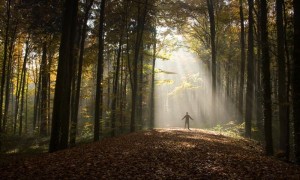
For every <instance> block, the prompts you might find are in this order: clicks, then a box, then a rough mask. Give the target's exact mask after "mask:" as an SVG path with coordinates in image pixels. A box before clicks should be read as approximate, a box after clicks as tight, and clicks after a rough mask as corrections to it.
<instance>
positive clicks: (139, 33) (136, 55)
mask: <svg viewBox="0 0 300 180" xmlns="http://www.w3.org/2000/svg"><path fill="white" fill-rule="evenodd" d="M138 6H139V7H138V8H139V9H138V25H137V35H136V42H135V51H134V60H133V70H132V71H133V78H132V82H133V84H132V95H131V122H130V132H134V131H135V129H136V127H135V126H136V122H135V120H136V104H137V95H138V94H137V91H138V60H139V57H140V48H141V43H142V39H143V34H144V26H145V21H146V15H147V11H148V10H147V8H148V0H145V6H144V13H143V15H142V17H141V15H140V4H139V5H138Z"/></svg>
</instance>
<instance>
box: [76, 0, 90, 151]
mask: <svg viewBox="0 0 300 180" xmlns="http://www.w3.org/2000/svg"><path fill="white" fill-rule="evenodd" d="M93 2H94V0H90V2H89V3H88V4H87V5H86V8H85V14H84V20H83V27H82V31H81V41H80V53H79V64H78V73H77V80H76V84H77V85H76V90H75V102H74V107H73V109H72V111H73V113H72V114H73V117H72V130H71V134H70V144H71V145H73V146H74V145H75V143H76V132H77V123H78V112H79V99H80V87H81V76H82V66H83V55H84V45H85V39H86V31H87V21H88V19H89V14H90V9H91V7H92V5H93Z"/></svg>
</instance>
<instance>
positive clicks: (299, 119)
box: [292, 0, 300, 164]
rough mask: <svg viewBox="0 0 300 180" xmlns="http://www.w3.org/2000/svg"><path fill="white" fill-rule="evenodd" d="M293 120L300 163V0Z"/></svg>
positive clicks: (296, 10) (296, 19)
mask: <svg viewBox="0 0 300 180" xmlns="http://www.w3.org/2000/svg"><path fill="white" fill-rule="evenodd" d="M293 3H294V61H293V66H292V67H293V68H294V69H293V80H292V85H293V98H292V99H293V117H294V119H293V121H294V148H295V149H294V151H295V161H296V163H297V164H300V1H299V0H294V1H293Z"/></svg>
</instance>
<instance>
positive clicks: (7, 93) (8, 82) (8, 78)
mask: <svg viewBox="0 0 300 180" xmlns="http://www.w3.org/2000/svg"><path fill="white" fill-rule="evenodd" d="M16 32H17V26H15V28H14V30H13V34H12V38H11V42H10V47H9V56H8V64H7V66H8V67H7V75H6V80H5V82H6V91H5V103H4V114H3V127H2V128H3V131H4V132H5V131H6V124H7V116H8V108H9V99H10V87H11V84H12V83H11V80H12V78H11V76H12V73H13V71H12V63H13V51H14V44H15V38H16ZM15 127H16V126H15Z"/></svg>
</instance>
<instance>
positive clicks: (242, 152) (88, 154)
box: [0, 129, 300, 179]
mask: <svg viewBox="0 0 300 180" xmlns="http://www.w3.org/2000/svg"><path fill="white" fill-rule="evenodd" d="M0 172H1V178H2V179H45V178H46V179H182V178H183V179H199V178H201V179H211V178H213V179H244V178H248V179H270V178H272V179H274V178H276V179H278V178H292V179H297V178H300V168H299V167H298V166H295V165H292V164H287V163H284V162H282V161H279V160H277V159H275V158H272V157H267V156H264V155H263V152H262V149H261V147H260V146H258V145H257V144H256V142H254V141H250V140H245V139H234V138H230V137H226V136H219V135H216V134H212V133H209V132H205V131H202V130H193V131H187V130H180V129H177V130H176V129H173V130H171V129H157V130H153V131H144V132H137V133H132V134H128V135H124V136H120V137H117V138H110V139H105V140H103V141H101V142H98V143H91V144H87V145H82V146H79V147H75V148H71V149H68V150H64V151H60V152H56V153H52V154H49V153H47V154H43V155H40V156H37V157H29V158H25V159H21V160H14V161H12V162H9V163H7V164H2V165H1V166H0Z"/></svg>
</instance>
